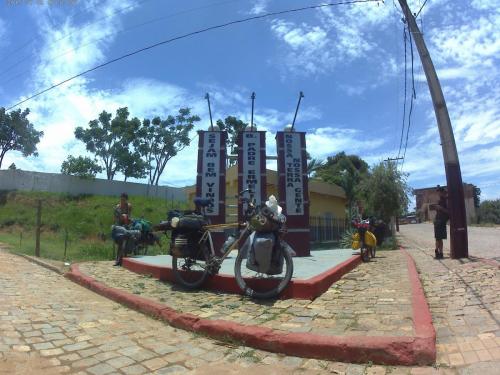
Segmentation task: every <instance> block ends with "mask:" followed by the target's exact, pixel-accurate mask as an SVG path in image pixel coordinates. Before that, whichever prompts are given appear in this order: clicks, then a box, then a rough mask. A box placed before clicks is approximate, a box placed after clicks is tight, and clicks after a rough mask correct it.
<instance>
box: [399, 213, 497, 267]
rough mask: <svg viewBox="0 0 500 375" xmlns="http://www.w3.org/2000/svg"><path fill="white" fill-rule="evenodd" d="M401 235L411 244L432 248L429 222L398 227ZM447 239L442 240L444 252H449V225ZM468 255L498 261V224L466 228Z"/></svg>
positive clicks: (431, 231) (432, 236) (432, 231)
mask: <svg viewBox="0 0 500 375" xmlns="http://www.w3.org/2000/svg"><path fill="white" fill-rule="evenodd" d="M399 230H400V231H401V235H403V236H404V237H405V238H407V239H408V240H410V241H411V242H412V243H413V244H416V245H418V246H419V247H422V248H427V249H429V250H431V249H434V247H435V242H434V227H433V225H432V224H430V223H422V224H408V225H401V226H400V227H399ZM447 231H448V239H447V240H445V241H444V250H445V253H446V254H448V255H449V253H450V226H449V225H448V229H447ZM467 233H468V237H469V241H468V242H469V255H471V256H474V257H479V258H487V259H496V260H497V261H499V262H500V226H496V227H471V226H469V227H468V228H467Z"/></svg>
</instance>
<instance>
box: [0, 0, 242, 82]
mask: <svg viewBox="0 0 500 375" xmlns="http://www.w3.org/2000/svg"><path fill="white" fill-rule="evenodd" d="M146 1H149V0H146ZM234 1H239V0H226V1H221V2H218V3H212V4H209V5H204V6H202V7H196V8H190V9H187V10H183V11H180V12H176V13H171V14H168V15H165V16H162V17H156V18H153V19H150V20H147V21H145V22H141V23H139V24H136V25H133V26H130V27H127V28H125V29H123V30H119V31H118V32H116V34H115V35H118V34H121V33H125V32H127V31H130V30H133V29H137V28H139V27H142V26H145V25H148V24H151V23H154V22H158V21H162V20H165V19H168V18H172V17H176V16H179V15H181V14H185V13H190V12H194V11H197V10H200V9H205V8H210V7H212V6H216V5H223V4H227V3H232V2H234ZM88 26H91V25H90V24H89V25H87V26H86V27H88ZM80 31H81V29H80ZM71 34H72V33H70V34H68V35H67V36H70V35H71ZM62 39H64V38H61V39H58V41H60V40H62ZM104 40H108V37H103V38H99V39H95V40H92V41H90V42H88V43H85V44H80V45H79V46H78V47H76V48H70V49H68V50H66V51H64V52H62V53H60V54H59V55H56V56H54V57H53V58H51V59H49V60H48V61H47V62H46V63H45V64H44V65H43V66H42V69H43V68H45V67H47V66H49V65H50V64H51V63H52V62H54V61H55V60H57V59H59V58H60V57H63V56H66V55H67V54H69V53H71V52H76V51H78V50H80V49H82V48H83V47H86V46H89V45H92V44H96V43H98V42H100V41H104ZM56 42H57V41H56ZM56 42H54V44H55V43H56ZM26 59H27V58H26ZM20 62H23V60H21V61H20ZM16 66H17V63H16V64H14V65H12V66H11V67H16ZM9 70H11V69H10V68H8V69H6V70H4V71H3V72H0V76H2V75H3V74H4V73H6V72H7V71H9ZM29 72H30V69H27V70H24V71H22V72H20V73H18V74H16V75H14V76H12V77H11V78H9V79H7V80H5V81H2V82H1V84H2V85H5V84H7V83H9V82H11V81H13V80H15V79H16V78H18V77H21V76H23V75H25V74H26V73H29Z"/></svg>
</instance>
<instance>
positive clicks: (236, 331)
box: [65, 252, 436, 366]
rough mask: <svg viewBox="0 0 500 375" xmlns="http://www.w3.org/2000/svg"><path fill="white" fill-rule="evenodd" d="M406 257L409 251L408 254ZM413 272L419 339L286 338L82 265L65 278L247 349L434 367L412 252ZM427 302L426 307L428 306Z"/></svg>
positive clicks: (430, 335)
mask: <svg viewBox="0 0 500 375" xmlns="http://www.w3.org/2000/svg"><path fill="white" fill-rule="evenodd" d="M405 253H406V252H405ZM406 255H407V256H408V263H407V264H408V271H409V274H410V282H411V285H412V295H413V296H412V306H413V315H414V327H415V333H416V336H414V337H390V336H372V337H364V336H324V335H318V334H311V333H283V332H279V331H275V330H273V329H270V328H264V327H259V326H250V325H244V324H240V323H234V322H229V321H226V320H210V319H202V318H199V317H197V316H195V315H193V314H190V313H179V312H177V311H175V310H174V309H172V308H171V307H168V306H165V305H162V304H160V303H158V302H155V301H152V300H149V299H146V298H144V297H141V296H137V295H134V294H130V293H127V292H124V291H121V290H118V289H114V288H110V287H107V286H106V285H104V284H102V283H100V282H98V281H96V280H95V279H94V278H92V277H90V276H87V275H85V274H83V273H82V272H81V271H80V269H79V267H78V265H77V264H74V265H72V266H71V271H70V272H68V273H66V274H65V276H66V277H67V278H68V279H70V280H72V281H74V282H76V283H78V284H80V285H82V286H84V287H86V288H88V289H90V290H92V291H94V292H96V293H98V294H100V295H102V296H104V297H107V298H109V299H111V300H113V301H116V302H118V303H121V304H123V305H125V306H127V307H130V308H132V309H134V310H137V311H140V312H142V313H144V314H147V315H150V316H153V317H155V318H157V319H160V320H164V321H166V322H168V323H169V324H170V325H172V326H173V327H177V328H181V329H184V330H187V331H192V332H197V333H200V334H204V335H207V336H209V337H211V338H215V339H219V340H235V341H238V342H241V343H243V344H244V345H247V346H251V347H254V348H256V349H262V350H266V351H270V352H276V353H283V354H286V355H292V356H298V357H306V358H317V359H327V360H335V361H343V362H352V363H367V362H370V361H371V362H372V363H376V364H385V365H406V366H411V365H430V364H433V363H434V362H435V359H436V345H435V340H436V335H435V330H434V327H433V326H432V319H430V311H429V309H428V306H427V302H426V301H425V296H424V294H423V289H422V286H421V284H420V280H419V278H418V273H417V270H416V268H415V263H414V262H413V259H412V258H411V257H410V255H409V254H408V253H406ZM422 302H423V303H422Z"/></svg>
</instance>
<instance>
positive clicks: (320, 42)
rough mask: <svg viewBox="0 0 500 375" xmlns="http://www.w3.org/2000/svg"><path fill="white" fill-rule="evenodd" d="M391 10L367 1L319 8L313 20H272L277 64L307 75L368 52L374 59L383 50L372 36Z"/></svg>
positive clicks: (389, 14)
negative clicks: (280, 44)
mask: <svg viewBox="0 0 500 375" xmlns="http://www.w3.org/2000/svg"><path fill="white" fill-rule="evenodd" d="M391 12H392V6H391V7H389V6H383V5H381V6H378V5H376V4H372V3H367V4H355V5H353V6H336V7H324V8H320V9H319V10H317V11H316V13H315V14H316V18H317V19H316V22H315V20H314V19H313V20H311V21H309V23H306V22H302V23H296V22H291V21H285V20H283V19H275V20H273V21H272V22H271V31H272V33H273V34H274V35H275V37H276V38H277V39H278V40H280V41H282V42H283V48H284V51H283V55H282V56H280V57H279V58H278V64H280V65H284V66H285V67H286V68H287V70H288V72H292V73H294V74H296V75H303V76H304V75H305V76H308V75H317V74H325V73H327V72H331V71H333V70H334V69H335V68H336V66H337V65H338V64H339V63H342V64H349V63H350V62H352V61H354V60H358V59H360V58H363V57H366V56H368V54H371V55H372V56H371V58H372V59H374V58H375V57H377V59H378V58H379V55H381V54H384V51H383V48H382V47H381V46H380V45H378V42H377V37H376V35H378V33H379V32H380V31H381V29H382V28H384V27H386V26H387V22H388V21H389V20H390V16H391ZM374 35H375V36H374ZM376 47H378V48H376ZM377 50H378V51H377ZM374 51H375V52H374ZM381 61H382V60H381Z"/></svg>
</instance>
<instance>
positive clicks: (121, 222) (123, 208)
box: [114, 193, 132, 266]
mask: <svg viewBox="0 0 500 375" xmlns="http://www.w3.org/2000/svg"><path fill="white" fill-rule="evenodd" d="M131 214H132V205H131V204H130V203H129V202H128V194H127V193H122V194H121V195H120V203H118V204H117V205H116V207H115V210H114V221H115V225H116V226H121V227H125V228H127V226H128V225H129V224H130V215H131ZM126 242H127V241H126V240H125V241H118V242H117V250H116V260H115V264H114V265H115V266H121V265H122V259H123V255H124V250H125V249H124V247H125V246H126Z"/></svg>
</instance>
